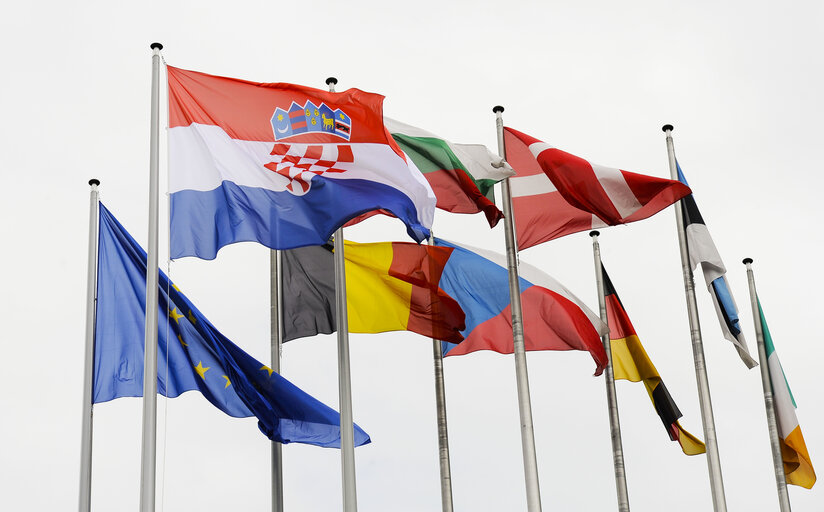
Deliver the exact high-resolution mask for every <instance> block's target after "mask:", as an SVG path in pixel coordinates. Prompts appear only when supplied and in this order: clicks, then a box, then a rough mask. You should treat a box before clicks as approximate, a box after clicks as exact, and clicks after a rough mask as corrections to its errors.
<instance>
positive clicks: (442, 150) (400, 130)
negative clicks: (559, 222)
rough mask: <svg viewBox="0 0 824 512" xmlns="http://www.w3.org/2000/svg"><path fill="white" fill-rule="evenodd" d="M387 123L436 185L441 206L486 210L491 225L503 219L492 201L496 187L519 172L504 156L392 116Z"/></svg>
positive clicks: (451, 209)
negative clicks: (459, 141) (504, 159)
mask: <svg viewBox="0 0 824 512" xmlns="http://www.w3.org/2000/svg"><path fill="white" fill-rule="evenodd" d="M384 123H385V124H386V129H387V130H389V132H390V133H391V134H392V137H393V138H394V139H395V142H397V143H398V145H399V146H400V147H401V149H402V150H403V151H404V153H406V154H407V155H408V156H409V157H410V158H411V159H412V161H413V162H415V165H416V166H417V167H418V169H420V170H421V172H422V173H424V174H423V175H424V177H425V178H426V180H427V181H428V182H429V184H430V185H432V190H434V191H435V196H436V197H437V199H438V203H437V206H438V208H441V209H443V210H446V211H448V212H453V213H478V212H484V215H486V219H487V221H489V226H490V227H493V226H495V225H496V224H497V223H498V221H499V220H501V219H502V218H503V213H501V211H500V210H499V209H498V208H497V207H496V206H495V203H494V202H492V201H491V200H490V199H491V198H492V190H493V188H492V187H493V185H495V183H497V182H499V181H501V180H502V179H504V178H507V177H509V176H512V175H513V174H515V173H514V172H513V171H512V168H510V167H509V165H507V164H506V162H504V161H503V159H502V158H501V157H499V156H498V155H495V154H493V153H492V152H490V151H489V150H488V149H487V148H486V146H483V145H481V144H454V143H452V142H449V141H448V140H445V139H442V138H440V137H438V136H437V135H435V134H432V133H429V132H427V131H426V130H422V129H420V128H416V127H414V126H410V125H408V124H405V123H401V122H400V121H395V120H394V119H390V118H388V117H385V118H384Z"/></svg>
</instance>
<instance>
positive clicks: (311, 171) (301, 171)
mask: <svg viewBox="0 0 824 512" xmlns="http://www.w3.org/2000/svg"><path fill="white" fill-rule="evenodd" d="M271 156H272V162H269V163H268V164H264V167H266V168H267V169H269V170H270V171H273V172H275V173H276V174H278V175H280V176H283V177H285V178H287V179H288V180H289V181H288V183H287V185H286V190H288V191H289V192H291V193H293V194H295V195H297V196H302V195H304V194H306V193H307V192H309V188H310V187H311V180H312V178H313V177H314V176H320V175H323V174H326V173H341V172H346V169H344V168H342V167H344V166H341V165H340V164H351V163H352V162H354V161H355V158H354V156H353V154H352V146H349V145H338V144H275V147H274V149H272V153H271Z"/></svg>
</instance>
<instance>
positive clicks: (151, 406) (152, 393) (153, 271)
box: [140, 43, 163, 512]
mask: <svg viewBox="0 0 824 512" xmlns="http://www.w3.org/2000/svg"><path fill="white" fill-rule="evenodd" d="M151 49H152V114H151V129H150V139H149V250H148V252H147V259H146V324H145V325H146V335H145V338H144V339H145V344H144V358H143V442H142V445H143V451H142V453H141V457H140V511H141V512H154V509H155V483H156V482H155V471H156V465H157V308H158V305H157V299H158V283H157V281H158V275H157V274H158V267H157V252H158V249H157V236H158V235H157V230H158V222H157V219H158V182H159V175H160V171H159V169H160V158H159V151H160V50H162V49H163V45H162V44H160V43H152V44H151Z"/></svg>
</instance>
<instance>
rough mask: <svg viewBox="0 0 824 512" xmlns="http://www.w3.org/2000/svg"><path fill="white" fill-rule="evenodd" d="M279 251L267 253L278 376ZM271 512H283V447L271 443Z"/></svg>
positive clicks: (279, 318)
mask: <svg viewBox="0 0 824 512" xmlns="http://www.w3.org/2000/svg"><path fill="white" fill-rule="evenodd" d="M280 256H281V255H280V251H277V250H273V251H270V252H269V292H270V297H271V299H270V306H269V319H270V336H271V351H272V369H273V370H274V371H276V372H277V373H278V374H280V349H281V344H282V340H283V335H282V333H283V330H282V327H281V326H282V325H283V321H282V320H283V319H282V317H281V311H282V310H283V308H282V301H283V290H282V288H281V258H280ZM272 512H283V445H282V444H280V443H279V442H277V441H272Z"/></svg>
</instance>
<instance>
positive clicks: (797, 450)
mask: <svg viewBox="0 0 824 512" xmlns="http://www.w3.org/2000/svg"><path fill="white" fill-rule="evenodd" d="M758 315H759V317H760V319H761V329H762V330H763V331H764V349H765V350H766V352H767V367H768V369H769V372H770V384H771V385H772V390H773V404H774V407H775V417H776V422H777V423H778V437H779V439H778V441H779V444H780V445H781V458H782V459H783V460H784V475H785V476H786V478H787V483H788V484H793V485H798V486H801V487H806V488H807V489H811V488H812V486H813V484H815V480H816V478H815V470H813V463H812V461H810V454H809V453H808V452H807V443H805V442H804V436H802V435H801V426H799V424H798V417H796V415H795V409H796V405H795V398H793V393H792V391H790V385H789V383H788V382H787V377H786V376H785V375H784V369H783V368H781V361H779V360H778V354H777V353H776V352H775V346H774V345H773V340H772V336H770V329H769V327H767V319H766V318H764V312H763V311H762V310H761V301H759V302H758Z"/></svg>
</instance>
